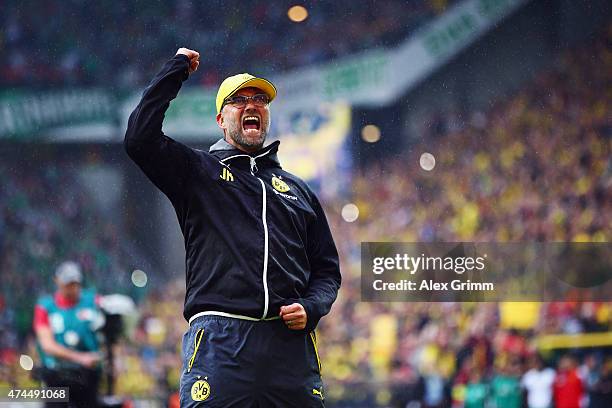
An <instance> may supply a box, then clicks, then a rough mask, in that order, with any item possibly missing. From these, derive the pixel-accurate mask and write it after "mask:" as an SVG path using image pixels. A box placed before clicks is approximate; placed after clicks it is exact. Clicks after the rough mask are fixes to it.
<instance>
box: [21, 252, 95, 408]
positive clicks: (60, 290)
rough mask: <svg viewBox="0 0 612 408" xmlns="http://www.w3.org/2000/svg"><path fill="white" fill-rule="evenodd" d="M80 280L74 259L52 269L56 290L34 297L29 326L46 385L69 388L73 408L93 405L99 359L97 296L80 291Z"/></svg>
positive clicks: (79, 270)
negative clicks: (35, 343)
mask: <svg viewBox="0 0 612 408" xmlns="http://www.w3.org/2000/svg"><path fill="white" fill-rule="evenodd" d="M82 281H83V275H82V273H81V269H80V267H79V265H78V264H77V263H75V262H72V261H66V262H63V263H62V264H60V265H59V266H58V268H57V270H56V272H55V284H56V286H57V291H56V292H55V294H54V295H47V296H43V297H41V298H40V299H39V300H38V302H37V304H36V306H35V308H34V320H33V325H34V332H35V334H36V341H37V348H38V351H39V354H40V358H41V361H42V369H41V377H42V380H43V382H44V383H45V384H46V386H48V387H68V388H69V395H70V405H69V406H71V407H96V406H97V399H98V384H99V380H100V365H99V362H100V359H101V355H100V352H99V344H98V339H97V336H96V330H97V328H99V327H100V326H101V323H102V322H101V320H100V319H101V314H100V313H99V310H98V306H97V298H96V295H95V293H94V292H93V291H92V290H82V287H81V285H82ZM46 406H47V407H64V406H66V403H47V404H46Z"/></svg>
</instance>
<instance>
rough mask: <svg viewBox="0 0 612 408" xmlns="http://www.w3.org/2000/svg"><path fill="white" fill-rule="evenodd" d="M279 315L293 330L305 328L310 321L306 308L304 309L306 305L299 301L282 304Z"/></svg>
mask: <svg viewBox="0 0 612 408" xmlns="http://www.w3.org/2000/svg"><path fill="white" fill-rule="evenodd" d="M279 315H280V317H281V318H282V319H283V321H284V322H285V324H286V325H287V327H288V328H290V329H291V330H303V329H304V328H305V327H306V322H307V321H308V316H306V310H304V306H302V305H301V304H299V303H292V304H290V305H289V306H281V308H280V313H279Z"/></svg>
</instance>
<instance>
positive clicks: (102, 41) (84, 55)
mask: <svg viewBox="0 0 612 408" xmlns="http://www.w3.org/2000/svg"><path fill="white" fill-rule="evenodd" d="M454 2H455V1H453V0H416V1H403V0H392V1H384V2H381V1H375V0H368V1H359V2H353V1H348V0H339V1H329V2H306V3H305V4H304V5H305V6H306V8H307V10H308V13H309V16H308V18H307V19H306V20H305V21H304V22H303V23H300V24H296V23H293V22H292V21H291V20H289V18H288V17H287V10H288V9H289V7H291V6H293V5H294V4H296V3H295V2H292V1H274V2H270V1H263V0H254V1H250V2H248V5H247V3H243V2H240V1H236V0H232V1H227V0H223V1H220V0H215V1H207V2H193V1H191V0H172V1H131V2H110V3H101V2H82V1H70V2H69V3H70V7H69V8H68V7H66V2H64V1H60V0H49V1H45V2H44V3H42V4H41V3H40V2H36V1H33V0H27V1H23V0H9V1H5V2H3V9H4V10H3V13H2V17H0V21H1V22H2V24H0V55H1V57H0V85H2V86H11V87H13V86H27V87H33V86H35V87H49V86H57V85H64V86H83V85H100V84H104V85H105V86H109V87H118V88H120V89H122V88H127V89H130V90H131V89H134V88H136V87H139V86H142V85H145V83H146V82H147V81H148V79H149V78H151V77H152V76H153V74H154V73H155V72H154V71H155V70H156V69H157V67H159V66H161V65H162V64H163V63H164V62H165V61H166V60H167V59H168V58H169V55H168V52H172V50H176V49H177V48H178V47H181V46H186V45H188V44H201V50H200V51H201V52H202V55H203V58H202V61H201V64H200V69H199V71H198V72H197V73H196V74H195V82H199V83H202V84H205V85H215V86H216V85H218V84H219V83H220V82H221V80H222V78H223V75H226V74H227V73H237V72H244V71H245V70H246V71H248V72H258V73H259V75H264V76H266V75H267V76H270V75H272V74H276V73H278V72H281V71H283V70H287V69H290V68H293V67H297V66H303V65H306V64H313V63H319V62H322V61H326V60H330V59H332V58H335V57H338V56H343V55H346V54H349V53H353V52H357V51H361V50H365V49H367V48H371V47H374V46H392V45H395V44H396V43H397V42H398V41H399V40H401V39H403V38H405V37H406V35H408V34H409V33H411V32H413V31H414V30H416V29H417V28H418V27H419V26H421V25H422V24H423V23H425V22H426V21H429V20H430V19H431V18H433V17H435V16H436V15H438V14H440V13H441V12H443V11H444V10H445V9H446V8H447V7H448V6H449V4H452V3H454ZM34 8H35V9H40V8H42V9H43V10H42V11H39V12H36V13H32V12H30V10H32V9H34ZM92 25H93V27H95V29H90V30H88V31H86V32H84V31H83V30H82V27H84V26H88V27H92ZM298 26H299V27H298ZM93 27H92V28H93ZM337 33H343V35H341V36H338V35H337ZM331 38H333V41H330V39H331ZM128 44H129V45H128ZM168 50H170V51H168ZM144 56H146V62H144V63H143V57H144Z"/></svg>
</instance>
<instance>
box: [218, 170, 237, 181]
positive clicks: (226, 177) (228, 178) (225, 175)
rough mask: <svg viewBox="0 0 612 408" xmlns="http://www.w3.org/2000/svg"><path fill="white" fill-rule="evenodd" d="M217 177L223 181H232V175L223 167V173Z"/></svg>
mask: <svg viewBox="0 0 612 408" xmlns="http://www.w3.org/2000/svg"><path fill="white" fill-rule="evenodd" d="M219 177H221V178H222V179H223V180H225V181H234V175H233V174H232V173H230V171H229V170H228V169H226V168H225V167H224V168H223V172H222V173H221V175H220V176H219Z"/></svg>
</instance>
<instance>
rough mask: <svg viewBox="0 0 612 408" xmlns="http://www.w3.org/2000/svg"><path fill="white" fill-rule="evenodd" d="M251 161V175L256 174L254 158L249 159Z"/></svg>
mask: <svg viewBox="0 0 612 408" xmlns="http://www.w3.org/2000/svg"><path fill="white" fill-rule="evenodd" d="M250 159H251V173H257V170H258V169H257V163H256V162H255V158H254V157H250Z"/></svg>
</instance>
